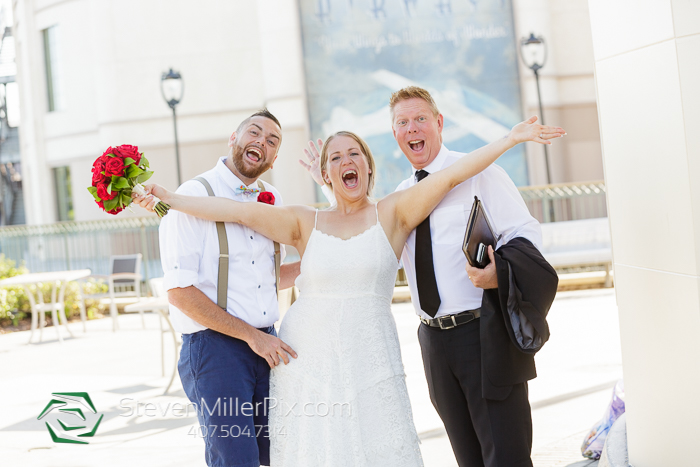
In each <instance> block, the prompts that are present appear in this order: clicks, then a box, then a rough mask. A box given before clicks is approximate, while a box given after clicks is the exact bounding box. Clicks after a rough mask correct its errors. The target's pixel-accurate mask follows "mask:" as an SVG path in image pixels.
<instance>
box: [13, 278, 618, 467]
mask: <svg viewBox="0 0 700 467" xmlns="http://www.w3.org/2000/svg"><path fill="white" fill-rule="evenodd" d="M393 311H394V316H395V318H396V323H397V326H398V329H399V336H400V340H401V345H402V353H403V358H404V364H405V367H406V374H407V383H408V388H409V393H410V397H411V401H412V404H413V410H414V419H415V422H416V427H417V429H418V432H419V434H420V437H421V439H422V445H421V449H422V451H423V456H424V461H425V465H426V467H455V466H456V465H457V463H456V462H455V460H454V457H453V455H452V451H451V449H450V445H449V441H448V439H447V436H446V435H445V432H444V429H443V427H442V424H441V422H440V419H439V418H438V416H437V414H436V413H435V411H434V410H433V408H432V405H431V404H430V401H429V398H428V390H427V384H426V382H425V378H424V376H423V368H422V363H421V359H420V348H419V346H418V341H417V337H416V327H417V320H416V318H415V315H414V313H413V309H412V306H411V304H410V303H404V304H396V305H394V306H393ZM119 319H120V324H121V327H122V329H121V330H120V331H118V332H116V333H113V332H111V321H110V320H109V319H102V320H95V321H91V322H89V323H88V332H87V333H86V334H83V333H82V331H81V330H80V326H79V325H77V324H73V325H72V326H73V328H72V329H73V330H74V333H75V334H76V338H74V339H70V338H69V339H67V340H66V341H65V342H64V343H63V344H60V343H58V342H57V340H56V338H55V333H54V330H53V329H51V328H47V329H46V331H45V332H44V342H43V343H41V344H32V345H27V344H26V341H27V340H28V337H29V335H28V333H27V332H19V333H13V334H8V335H2V336H0V371H1V372H2V373H1V375H2V384H1V385H0V397H1V400H2V401H3V407H2V416H0V459H2V460H3V461H2V463H3V465H8V466H37V467H43V466H47V467H48V466H51V467H61V466H66V467H68V466H69V467H79V466H86V467H88V466H90V467H92V466H96V465H99V466H101V467H108V466H115V467H116V466H119V467H123V466H125V465H128V466H129V467H138V466H141V465H144V466H149V467H150V466H168V467H171V466H204V465H205V464H204V462H203V443H202V441H201V439H199V438H198V436H197V435H196V433H195V427H196V417H195V415H194V413H192V412H190V413H189V414H184V413H182V412H181V411H180V410H179V407H181V406H182V405H184V404H185V403H186V402H187V400H186V398H185V396H184V393H183V392H182V388H181V386H180V384H179V381H178V380H176V383H175V384H174V386H173V389H172V390H171V392H170V394H169V395H167V396H162V395H161V394H162V392H163V389H164V387H165V384H166V383H167V378H164V377H162V376H161V368H160V338H159V327H158V317H157V316H156V315H147V316H146V329H145V330H144V329H142V327H141V320H140V318H139V317H138V316H135V315H127V316H120V318H119ZM549 325H550V329H551V334H552V337H551V339H550V341H549V342H548V343H547V344H546V345H545V347H544V349H543V350H542V351H541V352H540V353H539V354H538V357H537V366H538V372H539V377H538V378H537V379H536V380H534V381H533V382H531V384H530V400H531V403H532V406H533V424H534V442H533V460H534V463H535V467H564V466H570V467H573V466H574V465H575V466H576V467H584V466H589V465H595V463H593V464H592V463H591V462H590V461H586V460H585V459H583V458H582V457H581V455H580V451H579V447H580V444H581V441H582V440H583V436H584V435H585V433H587V431H588V429H589V428H590V427H591V426H592V425H593V424H594V423H595V422H596V421H597V420H598V419H599V418H600V417H601V416H602V414H603V411H604V410H605V407H606V404H607V403H608V401H609V399H610V397H611V393H612V386H613V385H614V383H615V381H616V380H617V379H618V378H620V377H621V375H622V367H621V361H620V344H619V329H618V321H617V308H616V306H615V296H614V292H613V291H612V290H611V289H607V290H592V291H578V292H565V293H560V294H559V295H558V297H557V300H556V301H555V303H554V306H553V307H552V310H551V312H550V314H549ZM166 357H167V360H169V362H168V361H166V365H168V364H172V359H173V355H172V349H171V348H170V347H168V346H166ZM166 370H167V367H166ZM78 391H81V392H82V391H85V392H88V393H89V394H90V396H91V398H92V400H93V402H94V403H95V406H96V408H97V410H98V412H100V413H103V414H104V419H103V420H102V423H101V425H100V427H99V429H98V432H97V435H96V436H95V437H94V438H91V439H90V444H89V445H74V444H55V443H53V442H52V441H51V438H50V436H49V434H48V433H47V430H46V428H45V426H44V423H43V422H42V421H40V420H37V416H38V415H39V413H40V412H41V411H42V409H43V408H44V407H45V406H46V404H47V403H48V401H49V400H50V397H51V393H52V392H78ZM129 412H132V415H131V416H125V415H126V414H128V413H129Z"/></svg>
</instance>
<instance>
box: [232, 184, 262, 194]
mask: <svg viewBox="0 0 700 467" xmlns="http://www.w3.org/2000/svg"><path fill="white" fill-rule="evenodd" d="M234 191H235V192H236V194H237V195H246V196H250V195H254V194H256V193H260V188H248V187H247V186H245V185H241V186H239V187H238V188H235V189H234Z"/></svg>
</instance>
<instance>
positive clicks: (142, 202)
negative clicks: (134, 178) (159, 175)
mask: <svg viewBox="0 0 700 467" xmlns="http://www.w3.org/2000/svg"><path fill="white" fill-rule="evenodd" d="M144 189H145V190H146V196H139V195H137V194H136V193H134V192H133V191H132V192H131V198H132V199H133V200H134V201H133V202H134V203H135V204H138V205H139V206H141V207H142V208H144V209H145V210H147V211H149V212H154V208H155V206H156V203H157V201H156V199H155V197H158V198H159V199H160V200H161V201H162V202H164V203H166V204H169V203H168V201H167V200H168V199H169V198H170V195H171V193H170V192H169V191H168V190H166V189H165V188H163V187H162V186H160V185H156V184H155V183H154V184H151V185H145V186H144Z"/></svg>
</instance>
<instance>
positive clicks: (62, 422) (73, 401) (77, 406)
mask: <svg viewBox="0 0 700 467" xmlns="http://www.w3.org/2000/svg"><path fill="white" fill-rule="evenodd" d="M102 417H104V414H98V413H97V410H96V409H95V406H94V405H93V403H92V400H91V399H90V396H89V395H88V393H87V392H54V393H52V394H51V401H50V402H49V403H48V405H47V406H46V407H45V408H44V410H42V411H41V414H40V415H39V416H38V417H37V420H41V419H42V418H45V420H44V423H46V428H47V429H48V430H49V434H50V435H51V439H52V440H53V442H54V443H71V444H89V443H88V442H87V441H85V439H84V438H91V437H93V436H95V433H97V427H99V426H100V422H101V421H102ZM80 438H83V439H80Z"/></svg>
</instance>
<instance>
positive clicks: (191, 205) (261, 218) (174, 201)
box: [132, 185, 311, 246]
mask: <svg viewBox="0 0 700 467" xmlns="http://www.w3.org/2000/svg"><path fill="white" fill-rule="evenodd" d="M145 188H146V193H148V194H149V196H146V197H141V196H138V195H135V194H134V195H132V196H133V198H134V202H136V203H137V204H138V205H139V206H141V207H143V208H145V209H148V210H150V211H152V210H153V206H154V205H155V203H154V202H153V196H156V197H158V198H160V199H161V201H163V202H164V203H167V204H168V205H170V209H174V210H176V211H180V212H184V213H185V214H189V215H191V216H195V217H199V218H200V219H206V220H210V221H217V222H236V223H238V224H242V225H245V226H247V227H250V228H251V229H253V230H255V231H256V232H259V233H261V234H263V235H264V236H266V237H267V238H269V239H271V240H274V241H277V242H279V243H284V244H286V245H293V246H297V242H298V241H299V239H300V238H301V222H300V216H301V215H302V213H303V212H305V211H310V210H311V208H307V207H305V206H272V205H269V204H265V203H241V202H238V201H234V200H231V199H227V198H219V197H216V196H187V195H180V194H178V193H172V192H170V191H168V190H166V189H165V188H163V187H162V186H160V185H146V187H145ZM150 195H153V196H150Z"/></svg>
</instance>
